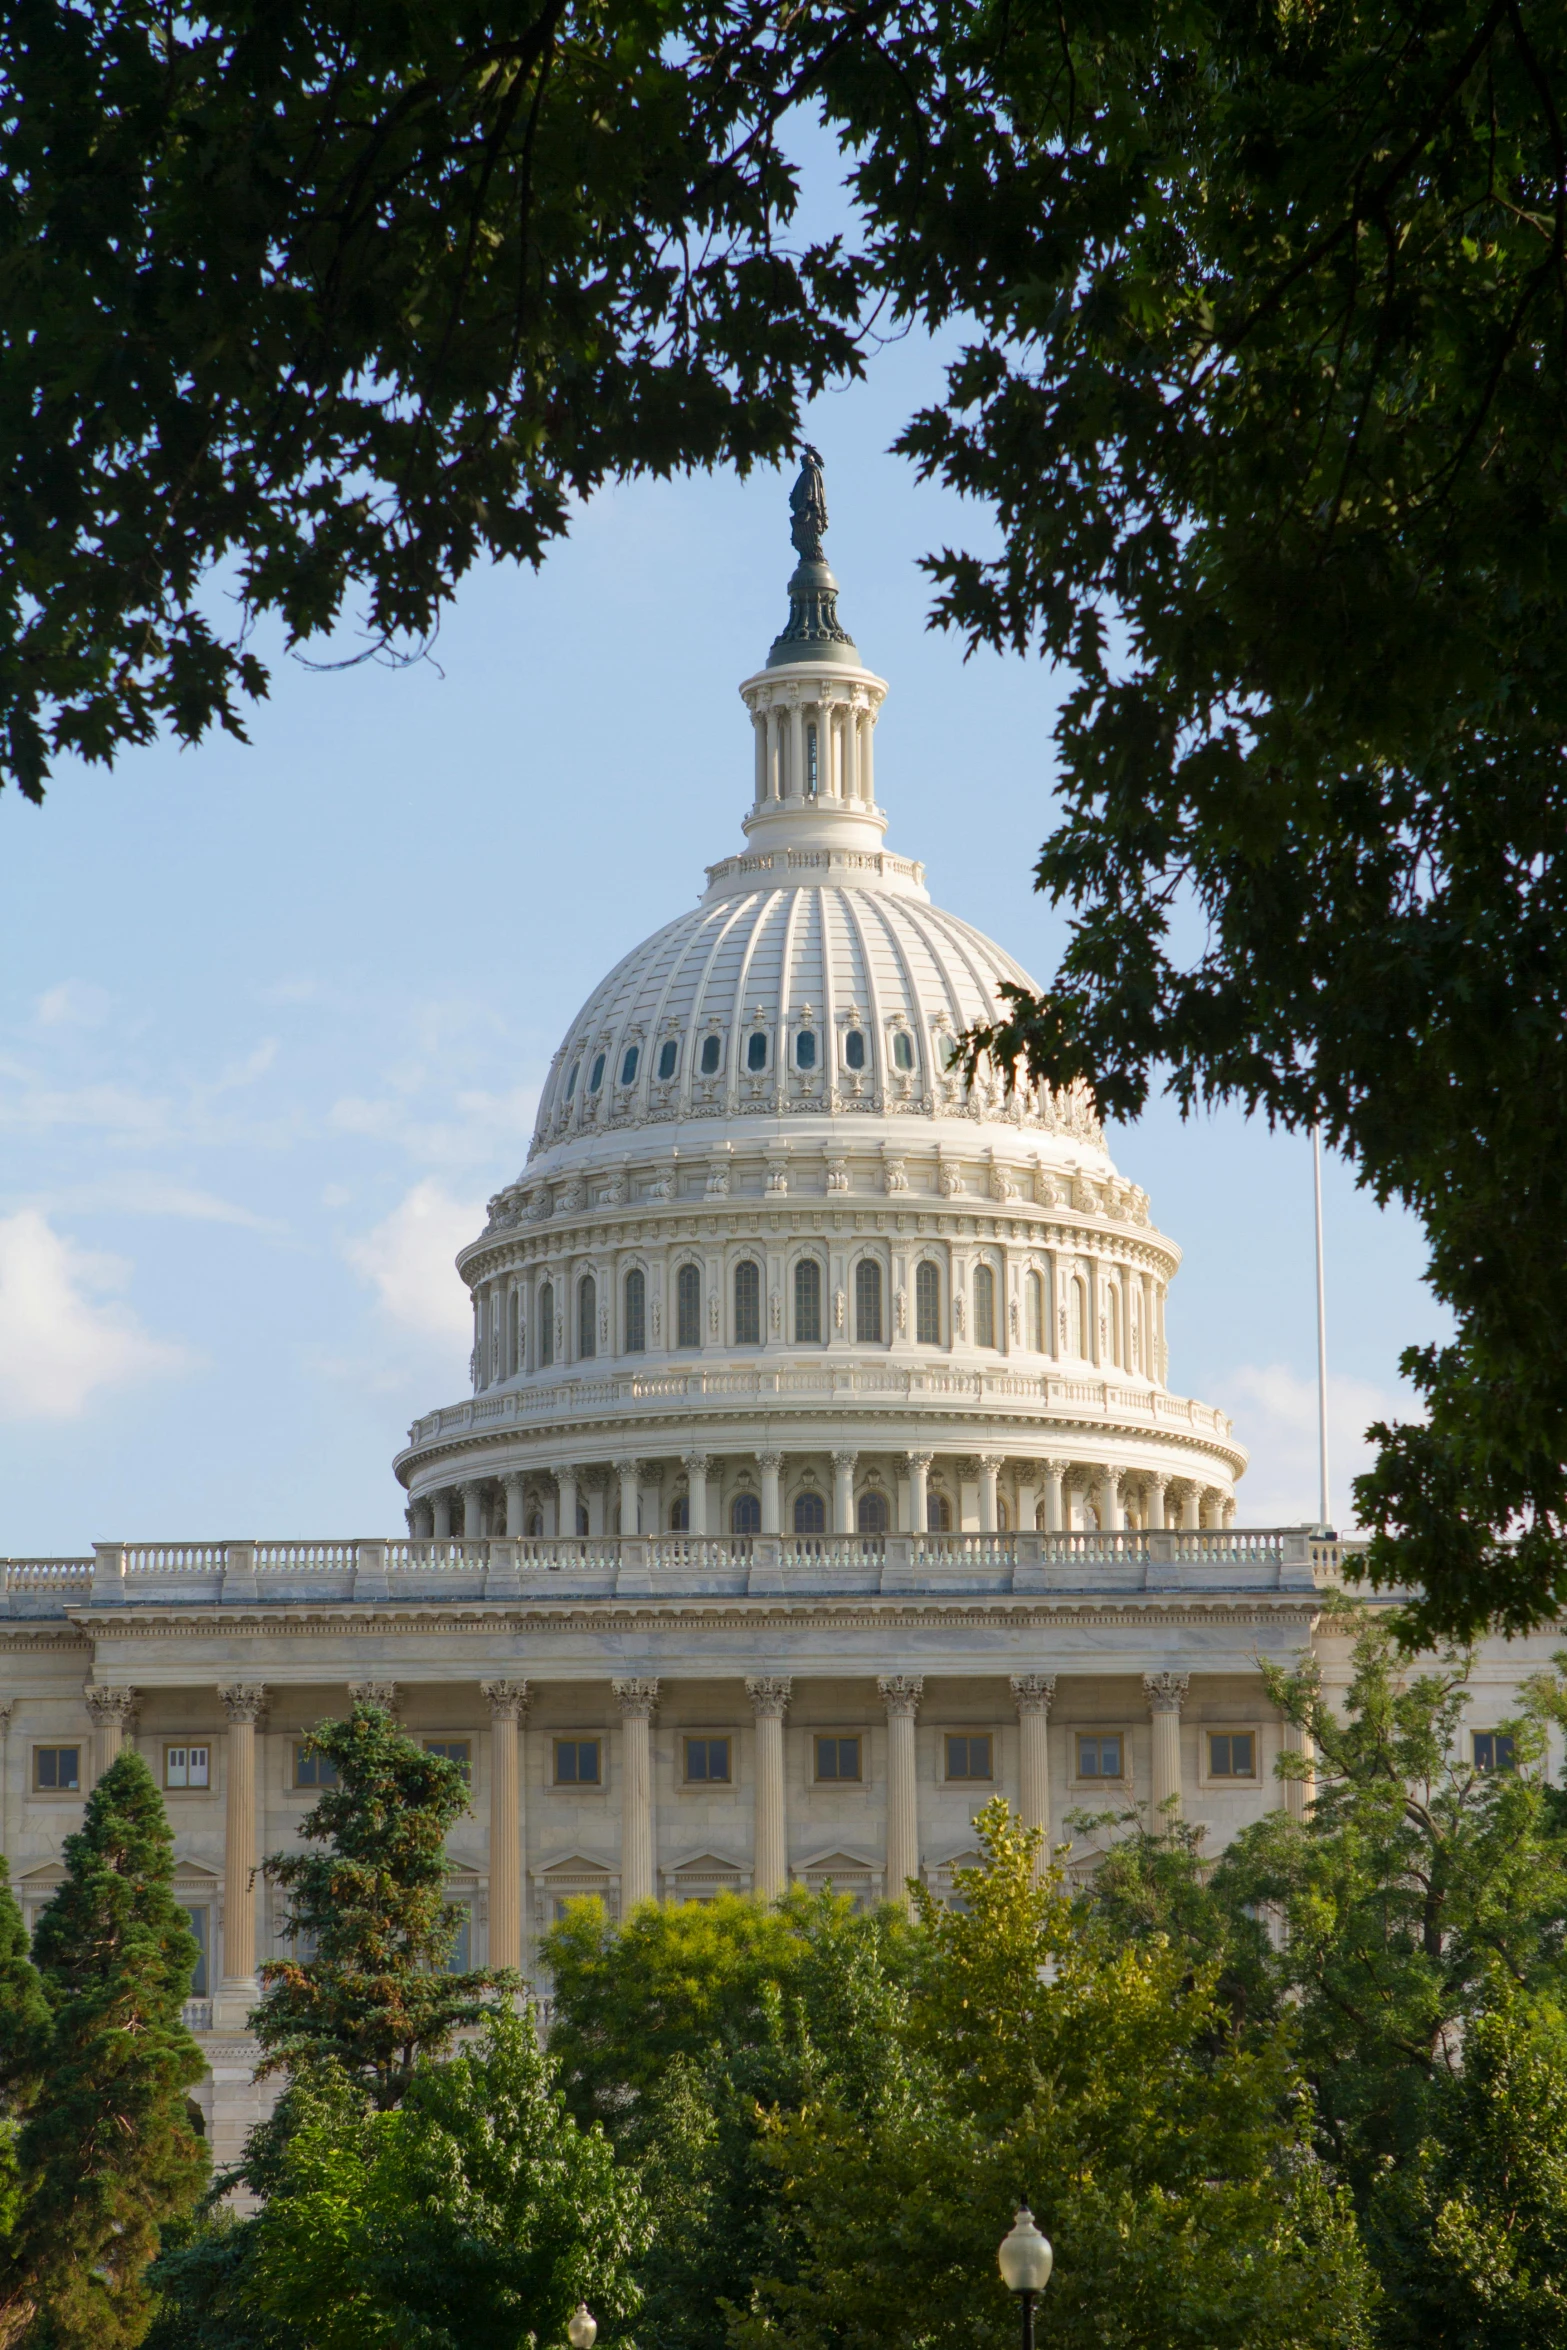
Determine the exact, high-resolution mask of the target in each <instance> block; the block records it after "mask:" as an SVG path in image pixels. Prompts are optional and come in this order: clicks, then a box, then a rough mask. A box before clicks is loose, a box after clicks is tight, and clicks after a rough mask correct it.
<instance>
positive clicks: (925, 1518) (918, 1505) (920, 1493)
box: [904, 1452, 934, 1534]
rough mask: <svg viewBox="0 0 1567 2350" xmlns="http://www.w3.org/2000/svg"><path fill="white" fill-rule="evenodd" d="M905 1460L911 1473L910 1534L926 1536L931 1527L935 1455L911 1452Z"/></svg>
mask: <svg viewBox="0 0 1567 2350" xmlns="http://www.w3.org/2000/svg"><path fill="white" fill-rule="evenodd" d="M904 1457H905V1460H906V1463H907V1467H908V1472H909V1532H910V1533H911V1534H924V1533H926V1532H927V1531H928V1530H929V1527H930V1483H929V1479H930V1464H931V1461H932V1459H933V1458H934V1455H933V1454H931V1453H928V1452H911V1453H908V1454H906V1455H905V1456H904Z"/></svg>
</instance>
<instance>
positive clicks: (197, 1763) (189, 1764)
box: [163, 1746, 212, 1787]
mask: <svg viewBox="0 0 1567 2350" xmlns="http://www.w3.org/2000/svg"><path fill="white" fill-rule="evenodd" d="M163 1784H164V1785H165V1787H210V1786H211V1784H212V1759H211V1749H210V1748H209V1747H205V1746H166V1747H165V1748H164V1750H163Z"/></svg>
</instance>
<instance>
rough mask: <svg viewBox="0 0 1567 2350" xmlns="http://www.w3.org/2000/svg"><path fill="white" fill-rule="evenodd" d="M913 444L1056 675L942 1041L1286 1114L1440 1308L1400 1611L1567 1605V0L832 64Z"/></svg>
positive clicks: (1389, 1475)
mask: <svg viewBox="0 0 1567 2350" xmlns="http://www.w3.org/2000/svg"><path fill="white" fill-rule="evenodd" d="M829 103H830V105H831V108H832V110H833V112H834V114H835V116H836V118H837V120H838V121H839V123H840V124H841V126H842V127H843V130H844V133H845V136H846V138H847V139H848V140H849V141H850V142H851V143H852V144H853V146H854V147H855V148H856V150H857V153H858V169H857V176H856V184H857V188H858V192H859V196H860V199H861V202H862V204H863V205H864V207H865V210H866V213H867V216H868V223H869V241H870V247H871V256H872V261H873V265H874V276H875V279H876V282H877V283H878V285H879V288H880V290H881V292H882V295H883V298H884V299H885V300H886V301H887V303H888V304H889V306H890V308H891V309H892V310H893V311H894V312H896V313H898V314H900V315H902V316H904V317H907V318H915V319H919V320H922V321H924V322H926V323H928V324H931V325H933V326H941V327H946V326H948V325H953V324H955V325H957V326H958V328H959V329H960V331H962V332H963V333H964V334H965V337H966V343H965V348H964V349H963V351H962V354H961V356H960V357H959V358H958V359H957V360H956V361H955V362H954V364H953V365H952V367H951V368H950V370H949V373H948V376H947V382H946V393H945V398H944V399H943V400H941V401H940V402H939V403H937V404H935V405H932V406H930V407H928V408H927V409H925V410H924V411H923V412H922V413H921V414H919V415H918V416H917V417H916V418H915V419H914V421H913V423H912V424H911V426H910V427H909V429H908V430H907V431H906V433H905V434H904V436H903V439H902V442H901V444H900V445H901V446H902V447H903V449H904V450H905V451H906V452H907V453H909V454H910V455H911V456H912V457H913V458H914V459H915V461H916V462H917V464H918V465H919V466H920V467H921V468H922V470H924V471H925V472H927V473H933V474H936V475H939V476H940V477H941V478H942V479H943V480H944V481H946V482H947V483H949V484H950V485H952V486H953V487H955V488H957V489H959V490H961V491H962V492H964V493H965V494H966V495H969V496H971V497H973V498H975V499H976V500H978V501H981V502H982V503H983V504H984V505H985V506H986V507H987V508H988V509H989V510H990V512H991V513H992V515H993V516H994V517H995V519H996V521H997V523H998V524H999V530H1000V542H1001V543H1000V547H999V550H998V551H997V552H996V553H994V554H993V555H986V556H977V555H970V554H966V553H963V552H962V551H954V550H952V549H948V550H947V551H945V552H944V553H941V554H940V555H938V556H936V557H933V558H932V559H931V562H930V569H931V571H932V574H933V576H934V578H935V580H936V582H937V583H938V589H939V600H938V605H937V612H938V616H939V617H940V618H941V619H942V620H943V621H945V622H947V623H948V624H950V625H951V626H953V627H955V628H957V629H959V630H960V631H962V632H963V633H964V634H965V635H966V636H967V638H968V639H969V640H970V642H972V643H976V644H977V643H987V644H993V645H996V646H1015V647H1018V648H1024V647H1030V646H1034V647H1037V648H1038V649H1039V650H1041V651H1042V652H1044V653H1045V654H1046V655H1048V656H1049V657H1050V658H1051V659H1052V660H1053V661H1055V662H1057V663H1059V664H1060V665H1061V666H1062V668H1063V669H1064V671H1065V672H1066V673H1067V676H1068V679H1069V683H1070V692H1069V695H1068V698H1067V700H1066V702H1065V705H1064V709H1063V713H1062V717H1061V721H1060V725H1059V728H1058V731H1057V750H1058V754H1059V765H1060V792H1061V798H1062V804H1063V816H1062V821H1061V823H1060V825H1059V828H1058V829H1057V830H1056V831H1055V832H1054V833H1053V834H1052V835H1051V837H1050V838H1049V840H1048V841H1047V843H1046V845H1045V848H1044V851H1043V854H1042V856H1041V859H1040V863H1039V869H1038V871H1039V881H1040V886H1041V887H1042V888H1043V889H1044V890H1045V891H1046V892H1047V893H1048V894H1049V895H1050V896H1051V897H1052V898H1053V899H1054V900H1055V901H1056V902H1057V903H1058V904H1061V905H1064V906H1065V907H1067V908H1068V909H1070V911H1071V916H1072V926H1073V927H1072V937H1071V942H1070V945H1069V948H1068V951H1067V954H1066V957H1065V960H1064V963H1063V965H1062V968H1061V971H1060V973H1059V975H1058V978H1057V980H1056V982H1055V984H1054V986H1053V987H1052V989H1051V991H1050V993H1049V995H1048V997H1046V998H1042V999H1035V998H1033V997H1031V996H1028V995H1026V994H1019V995H1018V996H1016V997H1015V998H1014V1001H1013V1005H1012V1016H1011V1017H1010V1018H1009V1019H1007V1020H1006V1021H1004V1022H1003V1023H1002V1024H1001V1025H1000V1026H999V1027H998V1028H996V1029H993V1030H990V1031H986V1032H984V1033H983V1034H982V1035H980V1036H979V1037H977V1038H976V1039H974V1040H972V1041H973V1043H974V1048H975V1050H976V1051H979V1050H982V1049H988V1050H989V1051H991V1052H992V1053H994V1054H996V1055H998V1056H1000V1057H1001V1058H1003V1059H1011V1058H1013V1057H1014V1056H1020V1057H1021V1058H1022V1059H1023V1060H1025V1061H1026V1062H1027V1064H1028V1065H1029V1067H1030V1069H1031V1071H1032V1073H1033V1074H1034V1075H1035V1076H1037V1077H1042V1078H1045V1079H1048V1080H1050V1081H1052V1082H1054V1083H1057V1084H1060V1083H1064V1082H1067V1081H1069V1080H1072V1079H1075V1078H1079V1077H1082V1078H1086V1079H1088V1080H1089V1081H1090V1082H1091V1083H1092V1084H1093V1086H1094V1088H1095V1091H1096V1093H1097V1095H1098V1098H1099V1100H1100V1102H1101V1104H1102V1105H1103V1106H1104V1107H1105V1108H1106V1109H1108V1110H1110V1111H1112V1112H1114V1113H1116V1114H1118V1115H1135V1113H1136V1112H1137V1111H1138V1110H1139V1109H1140V1108H1141V1106H1142V1104H1143V1102H1144V1100H1145V1098H1146V1095H1147V1091H1148V1087H1149V1084H1150V1081H1151V1077H1152V1075H1153V1073H1154V1072H1155V1071H1156V1070H1158V1069H1161V1068H1162V1069H1163V1070H1165V1071H1166V1072H1167V1074H1168V1079H1169V1082H1170V1084H1171V1085H1172V1086H1173V1088H1174V1090H1175V1093H1176V1094H1177V1096H1178V1098H1179V1099H1180V1100H1181V1102H1182V1103H1183V1104H1186V1105H1190V1104H1193V1103H1198V1102H1202V1101H1209V1100H1215V1099H1233V1100H1236V1101H1239V1102H1241V1103H1243V1104H1244V1105H1245V1106H1246V1107H1247V1108H1248V1109H1251V1108H1260V1109H1261V1110H1262V1111H1264V1112H1265V1113H1266V1114H1267V1116H1268V1117H1269V1118H1270V1119H1277V1120H1282V1121H1283V1122H1284V1123H1285V1124H1286V1125H1289V1126H1292V1127H1297V1128H1299V1127H1305V1126H1307V1125H1310V1124H1313V1123H1320V1124H1321V1126H1322V1128H1323V1130H1324V1132H1325V1134H1326V1135H1327V1136H1328V1138H1329V1139H1330V1140H1331V1141H1332V1142H1335V1143H1337V1144H1338V1145H1339V1146H1340V1147H1342V1148H1343V1149H1344V1150H1345V1151H1346V1152H1347V1154H1348V1155H1349V1157H1350V1159H1351V1161H1352V1163H1353V1164H1354V1166H1355V1168H1356V1170H1357V1172H1358V1174H1359V1176H1360V1179H1361V1180H1362V1181H1363V1182H1365V1183H1366V1184H1368V1185H1369V1186H1370V1187H1371V1188H1372V1189H1373V1190H1374V1192H1375V1193H1376V1195H1377V1197H1378V1198H1379V1199H1382V1200H1387V1199H1398V1200H1401V1201H1403V1202H1404V1203H1406V1204H1407V1205H1408V1206H1410V1207H1412V1208H1413V1209H1415V1210H1416V1211H1417V1212H1418V1214H1419V1215H1420V1217H1421V1218H1422V1220H1423V1222H1424V1224H1425V1227H1426V1231H1427V1233H1428V1235H1429V1238H1430V1243H1431V1260H1430V1279H1431V1283H1432V1286H1433V1287H1434V1289H1435V1291H1436V1294H1437V1295H1438V1297H1440V1298H1441V1299H1443V1300H1444V1301H1445V1302H1446V1303H1447V1304H1448V1305H1449V1306H1451V1308H1452V1310H1453V1313H1454V1316H1455V1319H1456V1325H1457V1327H1456V1333H1455V1336H1454V1338H1453V1340H1452V1342H1451V1343H1450V1344H1448V1345H1445V1346H1442V1347H1434V1348H1427V1349H1422V1350H1417V1351H1414V1352H1412V1353H1411V1354H1409V1355H1408V1356H1407V1357H1406V1358H1405V1368H1406V1371H1407V1373H1408V1375H1409V1376H1410V1377H1411V1378H1412V1380H1413V1381H1414V1383H1415V1386H1416V1388H1417V1390H1418V1391H1419V1393H1420V1395H1421V1397H1422V1400H1423V1402H1424V1404H1425V1407H1426V1411H1425V1417H1424V1418H1423V1419H1421V1420H1417V1421H1411V1422H1409V1423H1407V1424H1404V1425H1401V1426H1398V1427H1396V1428H1382V1429H1379V1430H1378V1431H1377V1433H1378V1435H1379V1436H1380V1438H1381V1445H1382V1449H1381V1453H1380V1456H1379V1458H1378V1461H1377V1463H1376V1466H1375V1467H1374V1469H1373V1470H1372V1471H1371V1472H1370V1473H1369V1474H1368V1475H1367V1476H1366V1477H1365V1478H1363V1479H1362V1481H1361V1483H1360V1485H1359V1487H1358V1489H1357V1498H1358V1505H1359V1508H1360V1511H1361V1515H1362V1518H1363V1520H1364V1522H1366V1523H1367V1524H1369V1525H1370V1526H1372V1527H1373V1528H1374V1529H1375V1540H1374V1542H1373V1546H1372V1550H1371V1557H1370V1573H1371V1575H1372V1577H1373V1579H1374V1580H1379V1581H1387V1582H1397V1583H1403V1584H1409V1585H1413V1586H1415V1587H1417V1588H1418V1589H1419V1590H1420V1591H1421V1592H1422V1593H1423V1594H1424V1597H1423V1600H1422V1604H1421V1627H1422V1630H1423V1631H1424V1632H1425V1633H1426V1634H1428V1635H1429V1634H1432V1633H1444V1632H1456V1633H1463V1632H1467V1631H1469V1630H1472V1629H1474V1628H1475V1627H1477V1626H1478V1625H1479V1624H1480V1623H1482V1622H1483V1621H1485V1620H1486V1618H1487V1617H1494V1618H1495V1619H1496V1620H1497V1621H1498V1622H1500V1623H1502V1624H1503V1625H1505V1626H1508V1627H1519V1626H1523V1625H1526V1624H1528V1623H1530V1622H1534V1621H1538V1620H1540V1619H1541V1618H1542V1617H1545V1616H1548V1615H1550V1614H1551V1613H1552V1612H1553V1611H1554V1610H1555V1609H1556V1608H1557V1607H1558V1606H1559V1605H1560V1604H1561V1602H1562V1600H1563V1599H1564V1597H1567V1550H1564V1548H1563V1543H1562V1539H1561V1528H1562V1524H1563V1520H1564V1517H1567V1467H1564V1463H1567V1363H1564V1358H1563V1353H1562V1349H1561V1347H1560V1345H1559V1343H1558V1337H1557V1333H1558V1332H1559V1330H1560V1329H1561V1327H1562V1324H1563V1320H1564V1317H1567V1269H1564V1265H1563V1260H1562V1255H1561V1251H1560V1250H1559V1248H1558V1247H1557V1245H1556V1234H1557V1233H1558V1231H1559V1230H1560V1228H1561V1225H1562V1222H1563V1218H1564V1212H1567V1192H1564V1185H1567V1078H1564V1065H1563V1059H1562V1054H1561V1051H1560V1035H1561V1028H1562V1021H1563V1012H1564V1007H1567V896H1564V892H1567V860H1564V852H1563V847H1562V842H1563V838H1564V832H1567V823H1564V819H1567V757H1564V751H1567V495H1564V490H1567V476H1564V467H1563V455H1562V452H1563V449H1564V447H1567V132H1564V119H1567V116H1564V104H1567V19H1564V18H1563V17H1562V16H1561V15H1560V14H1559V13H1557V12H1556V11H1554V10H1550V9H1546V10H1540V9H1528V8H1523V7H1520V6H1519V5H1517V0H1371V4H1370V5H1366V6H1359V5H1357V6H1355V7H1348V6H1344V5H1335V4H1330V5H1327V6H1324V7H1312V8H1297V7H1276V8H1261V9H1259V8H1252V7H1236V6H1232V5H1230V4H1229V0H1198V4H1197V5H1191V4H1190V0H1154V4H1152V5H1149V6H1140V7H1135V8H1127V7H1123V6H1120V5H1118V0H1063V5H1060V6H1057V5H1056V4H1055V0H1051V4H1050V5H1048V6H1046V5H1044V4H1043V0H1009V4H1008V5H1006V6H995V7H991V6H979V7H969V6H967V5H961V6H960V5H954V4H952V0H926V4H922V5H914V6H910V7H904V8H900V9H898V10H897V11H896V12H895V15H894V16H893V18H892V19H891V20H890V21H889V22H888V23H887V24H886V25H885V26H884V27H883V28H882V30H881V35H880V38H879V40H876V41H868V42H867V43H865V44H864V45H863V46H862V47H861V48H860V49H858V50H857V51H856V52H855V53H854V54H853V55H852V56H844V57H842V58H841V59H838V60H837V61H835V63H834V66H833V69H832V72H831V74H830V76H829Z"/></svg>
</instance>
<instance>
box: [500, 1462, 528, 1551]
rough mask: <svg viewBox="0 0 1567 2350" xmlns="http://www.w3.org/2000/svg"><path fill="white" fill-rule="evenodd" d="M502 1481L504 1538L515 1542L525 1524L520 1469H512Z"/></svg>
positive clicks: (522, 1484) (523, 1490) (523, 1488)
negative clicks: (504, 1520)
mask: <svg viewBox="0 0 1567 2350" xmlns="http://www.w3.org/2000/svg"><path fill="white" fill-rule="evenodd" d="M502 1482H503V1483H504V1485H505V1487H506V1539H507V1541H508V1542H517V1541H520V1540H521V1537H522V1530H523V1528H524V1526H525V1525H526V1524H527V1517H526V1515H525V1511H524V1494H525V1487H524V1482H523V1476H522V1471H521V1470H520V1469H513V1471H512V1472H511V1475H510V1476H509V1477H506V1478H504V1479H503V1480H502Z"/></svg>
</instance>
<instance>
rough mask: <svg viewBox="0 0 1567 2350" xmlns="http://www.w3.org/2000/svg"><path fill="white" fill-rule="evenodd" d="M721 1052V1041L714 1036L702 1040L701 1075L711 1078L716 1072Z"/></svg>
mask: <svg viewBox="0 0 1567 2350" xmlns="http://www.w3.org/2000/svg"><path fill="white" fill-rule="evenodd" d="M722 1051H723V1044H722V1040H721V1039H720V1038H718V1037H716V1036H704V1037H703V1039H702V1075H703V1076H704V1077H712V1076H714V1075H716V1073H717V1070H718V1056H719V1054H720V1053H721V1052H722Z"/></svg>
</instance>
